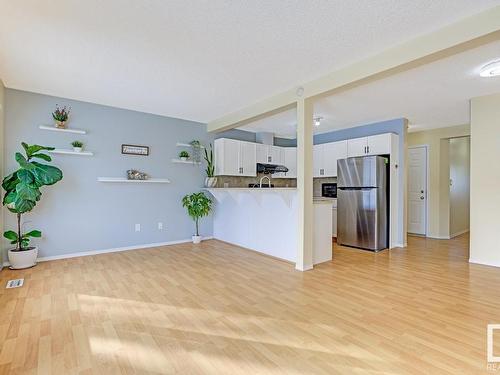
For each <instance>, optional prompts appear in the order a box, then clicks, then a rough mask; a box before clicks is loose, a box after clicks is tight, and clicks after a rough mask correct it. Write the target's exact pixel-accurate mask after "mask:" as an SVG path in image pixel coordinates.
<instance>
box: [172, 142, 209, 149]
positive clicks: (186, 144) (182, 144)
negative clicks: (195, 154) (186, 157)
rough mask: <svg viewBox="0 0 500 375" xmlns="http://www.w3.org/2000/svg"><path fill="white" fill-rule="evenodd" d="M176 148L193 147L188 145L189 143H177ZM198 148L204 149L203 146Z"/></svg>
mask: <svg viewBox="0 0 500 375" xmlns="http://www.w3.org/2000/svg"><path fill="white" fill-rule="evenodd" d="M176 146H177V147H194V146H193V145H190V144H189V143H180V142H177V144H176ZM200 148H205V146H202V145H200Z"/></svg>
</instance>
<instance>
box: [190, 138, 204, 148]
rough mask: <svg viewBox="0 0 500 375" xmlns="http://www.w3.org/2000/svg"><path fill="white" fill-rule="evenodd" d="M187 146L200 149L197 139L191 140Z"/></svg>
mask: <svg viewBox="0 0 500 375" xmlns="http://www.w3.org/2000/svg"><path fill="white" fill-rule="evenodd" d="M189 144H190V145H191V146H192V147H201V143H200V141H198V140H197V139H195V140H192V141H191V142H189Z"/></svg>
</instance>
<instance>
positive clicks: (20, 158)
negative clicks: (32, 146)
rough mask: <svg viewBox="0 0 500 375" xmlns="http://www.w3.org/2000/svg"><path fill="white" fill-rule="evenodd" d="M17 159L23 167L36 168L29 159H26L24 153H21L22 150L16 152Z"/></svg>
mask: <svg viewBox="0 0 500 375" xmlns="http://www.w3.org/2000/svg"><path fill="white" fill-rule="evenodd" d="M16 161H17V162H18V163H19V165H20V166H21V168H24V169H34V168H35V167H34V166H33V165H32V164H31V163H28V160H26V158H25V157H24V155H23V154H21V153H20V152H16Z"/></svg>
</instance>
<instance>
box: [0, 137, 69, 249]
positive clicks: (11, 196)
mask: <svg viewBox="0 0 500 375" xmlns="http://www.w3.org/2000/svg"><path fill="white" fill-rule="evenodd" d="M21 145H22V146H23V148H24V151H25V153H26V155H23V154H21V153H20V152H16V155H15V158H16V161H17V163H18V164H19V169H18V170H17V171H15V172H13V173H11V174H10V175H8V176H7V177H5V178H4V179H3V182H2V188H3V189H4V190H5V195H4V197H3V205H4V206H6V207H7V208H8V210H9V211H10V212H12V213H15V214H16V215H17V233H16V232H14V231H12V230H9V231H6V232H5V233H4V237H5V238H7V239H8V240H10V243H11V244H13V245H14V244H16V250H18V251H22V250H28V245H29V241H30V237H40V236H41V235H42V232H40V231H39V230H32V231H30V232H28V233H24V234H23V233H21V215H22V214H25V213H27V212H30V211H31V210H32V209H33V208H34V207H35V206H36V203H37V202H38V201H39V200H40V197H41V196H42V193H41V191H40V188H41V187H42V186H48V185H54V184H55V183H56V182H58V181H60V180H61V179H62V177H63V174H62V171H61V170H60V169H59V168H57V167H54V166H52V165H47V164H42V163H39V162H37V161H34V160H36V159H41V160H44V161H47V162H50V161H52V159H51V157H50V156H49V155H47V154H44V153H41V152H40V151H45V150H47V151H50V150H54V148H53V147H46V146H39V145H31V146H30V145H28V144H26V143H24V142H23V143H21Z"/></svg>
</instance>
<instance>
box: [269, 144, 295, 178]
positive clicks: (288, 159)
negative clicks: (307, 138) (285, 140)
mask: <svg viewBox="0 0 500 375" xmlns="http://www.w3.org/2000/svg"><path fill="white" fill-rule="evenodd" d="M280 148H281V155H280V160H278V161H277V162H276V164H280V165H284V166H285V167H287V168H288V172H284V173H275V174H273V176H272V177H273V178H297V148H296V147H280Z"/></svg>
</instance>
